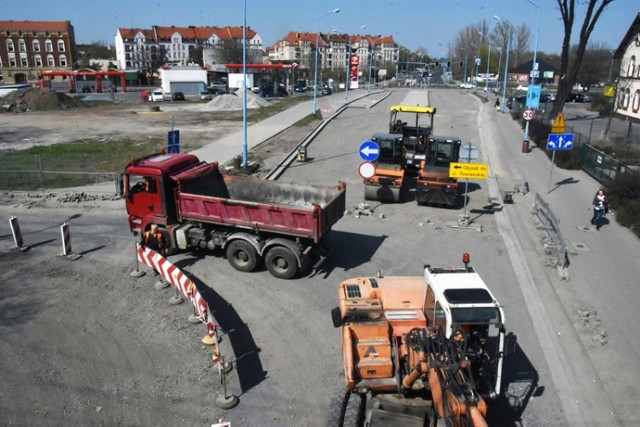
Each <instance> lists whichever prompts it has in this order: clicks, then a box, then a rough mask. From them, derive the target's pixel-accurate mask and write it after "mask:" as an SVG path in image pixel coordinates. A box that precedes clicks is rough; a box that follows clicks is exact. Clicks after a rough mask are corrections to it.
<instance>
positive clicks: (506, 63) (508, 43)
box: [493, 15, 511, 114]
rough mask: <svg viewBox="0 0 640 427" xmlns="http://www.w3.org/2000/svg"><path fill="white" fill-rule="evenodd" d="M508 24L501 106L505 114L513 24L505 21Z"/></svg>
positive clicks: (496, 17)
mask: <svg viewBox="0 0 640 427" xmlns="http://www.w3.org/2000/svg"><path fill="white" fill-rule="evenodd" d="M493 18H494V19H496V20H498V21H500V17H499V16H496V15H493ZM504 22H505V24H507V55H506V57H505V60H504V81H503V82H502V104H500V111H501V112H502V113H503V114H504V111H505V108H506V106H507V78H508V75H509V50H511V23H510V22H509V21H504Z"/></svg>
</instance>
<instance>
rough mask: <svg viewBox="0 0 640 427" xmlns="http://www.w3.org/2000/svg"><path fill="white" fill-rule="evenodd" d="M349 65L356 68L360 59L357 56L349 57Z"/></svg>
mask: <svg viewBox="0 0 640 427" xmlns="http://www.w3.org/2000/svg"><path fill="white" fill-rule="evenodd" d="M351 65H355V66H356V67H357V66H358V65H360V57H359V56H358V55H353V56H352V57H351Z"/></svg>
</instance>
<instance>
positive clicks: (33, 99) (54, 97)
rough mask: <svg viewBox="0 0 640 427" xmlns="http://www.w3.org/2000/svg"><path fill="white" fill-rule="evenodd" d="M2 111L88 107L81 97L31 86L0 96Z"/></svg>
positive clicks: (19, 111)
mask: <svg viewBox="0 0 640 427" xmlns="http://www.w3.org/2000/svg"><path fill="white" fill-rule="evenodd" d="M0 106H2V107H4V108H2V109H1V110H0V111H11V112H16V113H26V112H28V111H53V110H68V109H77V108H82V107H86V104H84V103H83V102H82V100H80V98H75V97H74V98H72V97H69V96H67V95H65V94H64V93H61V92H55V91H49V90H48V89H43V88H31V89H28V90H27V91H25V92H20V91H17V90H16V91H13V92H10V93H9V94H7V95H5V96H3V97H2V98H0Z"/></svg>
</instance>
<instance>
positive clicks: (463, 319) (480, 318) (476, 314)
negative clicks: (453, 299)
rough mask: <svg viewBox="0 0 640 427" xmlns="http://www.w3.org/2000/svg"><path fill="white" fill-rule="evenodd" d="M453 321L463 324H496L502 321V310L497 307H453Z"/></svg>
mask: <svg viewBox="0 0 640 427" xmlns="http://www.w3.org/2000/svg"><path fill="white" fill-rule="evenodd" d="M451 321H452V322H453V323H457V324H462V325H465V324H466V325H469V324H471V325H473V324H475V325H487V324H489V325H494V324H497V323H501V322H502V319H501V318H500V310H498V309H497V308H495V307H472V308H452V309H451Z"/></svg>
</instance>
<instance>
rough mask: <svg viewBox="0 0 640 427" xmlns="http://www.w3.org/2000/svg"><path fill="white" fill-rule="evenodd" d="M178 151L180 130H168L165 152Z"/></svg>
mask: <svg viewBox="0 0 640 427" xmlns="http://www.w3.org/2000/svg"><path fill="white" fill-rule="evenodd" d="M179 152H180V131H179V130H170V131H169V133H168V135H167V153H179Z"/></svg>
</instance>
